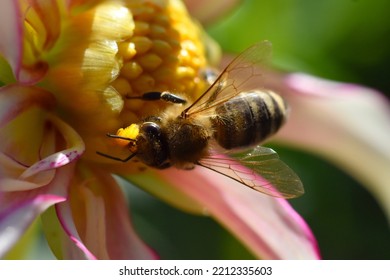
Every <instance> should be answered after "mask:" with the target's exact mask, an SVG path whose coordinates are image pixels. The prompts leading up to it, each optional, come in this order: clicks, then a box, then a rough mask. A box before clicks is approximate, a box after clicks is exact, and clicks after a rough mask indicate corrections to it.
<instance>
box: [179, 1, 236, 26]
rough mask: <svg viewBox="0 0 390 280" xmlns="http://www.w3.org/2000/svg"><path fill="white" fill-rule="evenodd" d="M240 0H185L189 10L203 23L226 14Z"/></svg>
mask: <svg viewBox="0 0 390 280" xmlns="http://www.w3.org/2000/svg"><path fill="white" fill-rule="evenodd" d="M240 2H241V1H239V0H227V1H226V0H225V1H221V0H214V1H207V0H184V3H185V4H186V6H187V8H188V10H189V12H190V13H191V15H192V16H194V17H195V18H196V19H198V20H199V21H201V22H202V23H203V24H208V23H212V22H215V21H217V20H218V18H220V17H222V16H224V15H226V14H227V13H228V12H231V11H233V9H234V8H235V7H236V6H237V5H238V4H239V3H240Z"/></svg>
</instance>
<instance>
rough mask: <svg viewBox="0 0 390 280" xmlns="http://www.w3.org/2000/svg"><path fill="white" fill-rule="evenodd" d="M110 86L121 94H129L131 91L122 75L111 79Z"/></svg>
mask: <svg viewBox="0 0 390 280" xmlns="http://www.w3.org/2000/svg"><path fill="white" fill-rule="evenodd" d="M112 86H113V87H114V88H115V89H116V91H117V92H119V94H120V95H122V96H127V95H131V93H132V92H133V90H132V88H131V85H130V83H129V81H128V80H126V79H125V78H122V77H119V78H117V79H116V80H115V81H113V82H112Z"/></svg>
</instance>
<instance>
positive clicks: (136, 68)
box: [121, 61, 143, 80]
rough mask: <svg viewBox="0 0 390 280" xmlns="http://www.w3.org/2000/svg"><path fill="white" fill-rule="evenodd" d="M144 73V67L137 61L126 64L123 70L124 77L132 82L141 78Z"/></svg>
mask: <svg viewBox="0 0 390 280" xmlns="http://www.w3.org/2000/svg"><path fill="white" fill-rule="evenodd" d="M142 72H143V69H142V67H141V66H140V65H139V64H138V63H137V62H135V61H130V62H126V63H125V64H124V65H123V67H122V70H121V74H122V76H123V77H125V78H127V79H130V80H132V79H135V78H137V77H139V76H140V75H141V74H142Z"/></svg>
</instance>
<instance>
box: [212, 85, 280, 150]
mask: <svg viewBox="0 0 390 280" xmlns="http://www.w3.org/2000/svg"><path fill="white" fill-rule="evenodd" d="M286 112H287V110H286V104H285V102H284V100H283V99H282V98H281V97H280V96H279V95H277V94H275V93H274V92H272V91H252V92H246V93H244V94H240V95H238V96H236V97H234V98H232V99H230V100H228V101H227V102H225V103H223V104H222V105H220V106H218V107H217V108H216V110H215V113H216V116H215V117H214V118H212V123H213V127H214V138H215V139H216V141H217V142H218V144H219V145H220V146H221V147H223V148H225V149H233V148H242V147H247V146H252V145H254V144H258V143H260V142H261V141H263V140H264V139H266V138H268V137H269V136H271V135H273V134H274V133H275V132H276V131H278V130H279V128H280V127H281V126H282V125H283V123H284V122H285V119H286Z"/></svg>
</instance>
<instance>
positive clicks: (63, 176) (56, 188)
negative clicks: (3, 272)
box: [0, 165, 73, 257]
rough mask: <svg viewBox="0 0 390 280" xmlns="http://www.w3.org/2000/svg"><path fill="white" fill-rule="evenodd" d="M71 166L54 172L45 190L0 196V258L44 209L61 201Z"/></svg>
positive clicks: (63, 198)
mask: <svg viewBox="0 0 390 280" xmlns="http://www.w3.org/2000/svg"><path fill="white" fill-rule="evenodd" d="M72 173H73V165H68V166H66V167H63V168H61V169H59V170H57V174H56V176H55V178H54V180H53V181H52V182H51V183H50V184H49V185H47V186H45V187H41V188H38V189H34V190H31V191H24V192H0V257H2V256H4V255H5V254H6V253H7V251H8V250H9V249H10V248H11V247H12V246H13V245H14V244H15V243H16V242H17V241H18V240H19V238H20V237H21V236H22V235H23V233H24V231H25V230H26V229H27V228H28V227H29V226H30V224H31V223H32V222H33V221H34V220H35V219H36V218H37V216H39V215H40V214H41V213H42V212H44V211H45V210H46V209H47V208H48V207H50V206H51V205H54V204H56V203H59V202H61V201H64V200H65V199H66V195H67V188H68V185H69V180H70V178H71V177H72Z"/></svg>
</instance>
